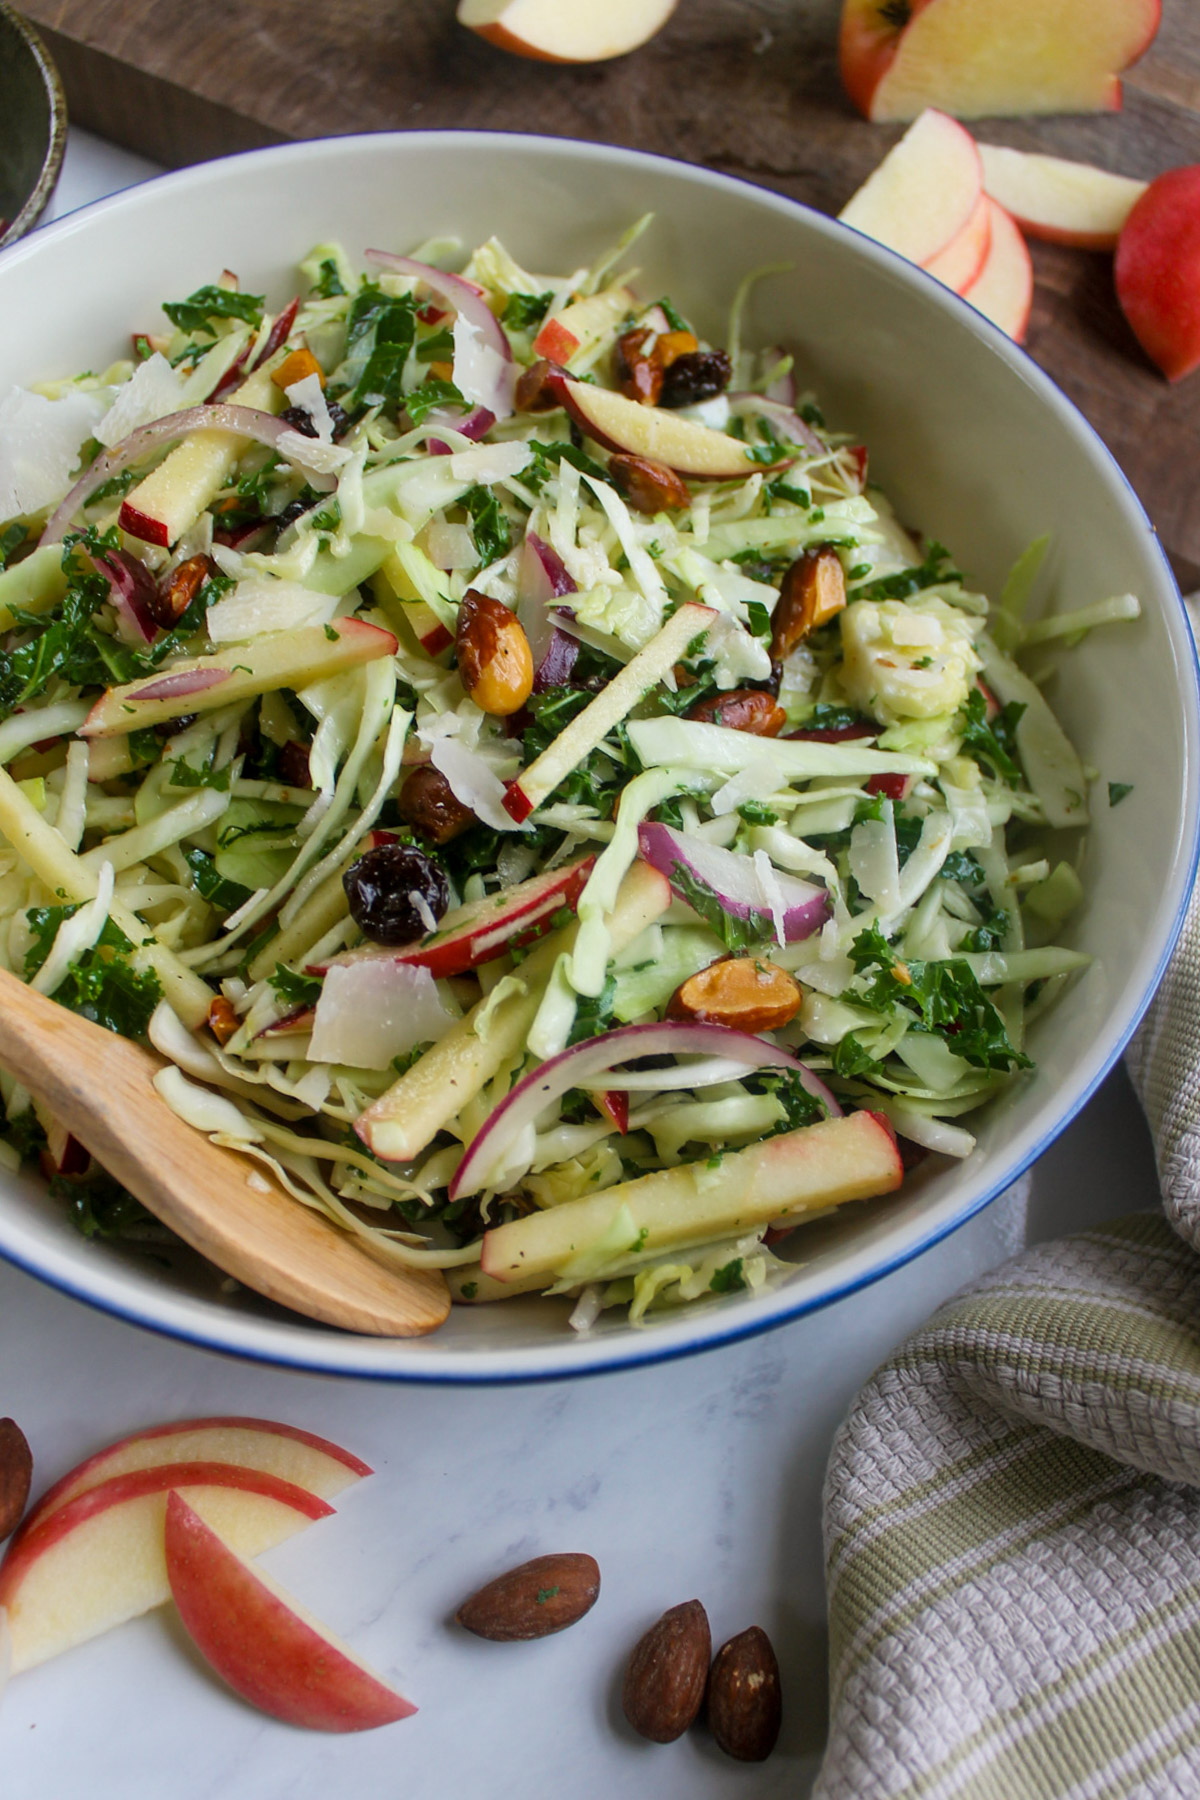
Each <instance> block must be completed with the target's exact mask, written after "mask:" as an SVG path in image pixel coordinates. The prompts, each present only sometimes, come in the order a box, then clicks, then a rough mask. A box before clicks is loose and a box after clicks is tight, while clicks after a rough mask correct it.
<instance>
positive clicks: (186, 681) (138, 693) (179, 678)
mask: <svg viewBox="0 0 1200 1800" xmlns="http://www.w3.org/2000/svg"><path fill="white" fill-rule="evenodd" d="M229 675H230V671H229V670H228V669H180V670H179V672H178V674H175V675H164V676H163V677H162V679H161V680H160V681H152V682H151V683H150V685H149V687H144V688H137V689H136V690H135V692H134V693H133V694H132V695H131V696H130V698H131V699H133V700H138V701H141V700H182V699H184V698H185V696H186V695H188V694H202V693H203V692H204V690H205V688H212V687H217V686H219V685H220V683H221V682H222V681H228V680H229Z"/></svg>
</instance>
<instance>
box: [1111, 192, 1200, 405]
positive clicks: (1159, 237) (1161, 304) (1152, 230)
mask: <svg viewBox="0 0 1200 1800" xmlns="http://www.w3.org/2000/svg"><path fill="white" fill-rule="evenodd" d="M1116 277H1117V298H1118V300H1119V301H1120V302H1121V309H1122V311H1123V312H1124V314H1125V317H1126V318H1127V319H1128V320H1129V323H1130V324H1131V325H1132V327H1133V330H1134V333H1135V335H1136V337H1137V340H1138V342H1139V343H1140V344H1141V346H1142V348H1143V350H1144V351H1145V352H1146V354H1147V356H1149V357H1150V358H1151V359H1152V361H1154V362H1156V363H1157V364H1158V366H1159V368H1160V369H1161V370H1162V372H1163V374H1164V375H1165V376H1166V377H1167V379H1168V381H1179V380H1180V379H1181V378H1182V377H1183V376H1184V375H1189V374H1190V373H1191V371H1192V370H1193V369H1195V368H1197V367H1200V163H1192V164H1191V165H1190V166H1188V167H1187V168H1183V169H1168V170H1167V173H1166V174H1165V175H1160V176H1159V177H1158V179H1157V181H1152V182H1151V183H1150V186H1149V187H1148V188H1147V189H1146V192H1145V193H1144V194H1143V195H1142V197H1141V199H1140V200H1139V201H1138V202H1137V205H1136V206H1135V207H1134V208H1133V211H1132V212H1131V213H1130V215H1129V217H1128V219H1127V220H1126V221H1125V225H1124V228H1123V229H1122V232H1121V235H1120V237H1119V239H1118V240H1117V261H1116Z"/></svg>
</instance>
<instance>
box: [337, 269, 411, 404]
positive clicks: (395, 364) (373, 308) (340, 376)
mask: <svg viewBox="0 0 1200 1800" xmlns="http://www.w3.org/2000/svg"><path fill="white" fill-rule="evenodd" d="M416 331H417V309H416V304H415V302H414V301H413V300H412V299H411V298H410V297H409V296H408V295H407V294H404V295H397V294H385V293H384V291H383V289H382V288H381V287H380V286H379V285H378V283H376V282H366V283H364V285H363V286H362V287H361V288H360V289H359V291H358V293H357V294H356V295H355V296H354V299H353V301H352V302H351V304H350V311H349V313H348V314H347V316H346V354H345V357H344V359H343V361H342V362H341V364H340V366H339V367H338V368H337V369H336V370H335V371H334V374H333V377H332V378H331V380H330V384H329V385H330V389H331V390H332V392H333V393H334V394H336V397H337V399H338V401H339V402H340V404H341V405H342V406H343V407H344V409H345V410H346V411H347V412H352V411H354V410H355V409H356V408H357V407H361V406H381V407H383V408H384V410H385V411H387V412H390V413H391V414H393V415H394V414H395V412H396V409H397V407H398V405H399V403H400V401H401V399H402V393H403V391H402V387H401V383H402V381H403V379H404V368H405V364H406V363H407V362H408V358H409V354H410V352H411V350H412V347H413V339H414V338H415V336H416Z"/></svg>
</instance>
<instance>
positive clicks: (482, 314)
mask: <svg viewBox="0 0 1200 1800" xmlns="http://www.w3.org/2000/svg"><path fill="white" fill-rule="evenodd" d="M366 258H367V261H368V262H369V263H373V264H374V266H375V267H376V268H377V269H389V270H390V271H391V272H392V273H393V274H395V275H407V276H410V277H412V278H413V279H414V280H416V281H422V282H424V284H425V286H426V287H427V288H428V289H429V291H430V292H431V293H432V294H436V295H437V297H438V299H439V300H441V301H443V302H444V303H445V304H446V305H447V306H452V307H453V308H454V310H455V312H456V313H458V315H459V316H460V318H463V319H465V320H466V321H467V323H468V324H469V325H471V326H472V327H473V328H474V329H475V330H476V331H477V332H478V333H479V336H480V338H481V339H482V341H483V343H484V344H486V345H487V346H488V348H489V349H491V350H493V351H494V352H495V353H496V354H497V355H498V356H499V358H500V361H501V363H502V364H504V365H508V364H510V363H511V362H512V359H513V353H512V345H511V344H510V343H509V341H508V334H507V332H506V331H505V329H504V327H503V325H502V324H501V323H500V321H499V319H498V318H497V317H496V315H495V313H494V312H493V311H492V309H491V307H490V306H489V305H488V303H487V300H486V299H485V298H484V295H483V293H482V292H481V291H480V289H479V288H477V287H476V286H475V284H474V282H472V281H464V279H463V277H462V276H461V275H447V274H446V272H445V270H443V269H435V268H432V267H431V266H430V264H428V263H422V262H416V261H414V259H413V258H412V257H411V256H393V255H391V253H390V252H389V251H387V250H368V251H367V252H366ZM487 385H488V386H489V387H491V386H494V388H495V392H494V394H493V393H490V392H489V393H477V394H476V396H475V397H476V398H477V399H478V400H479V401H480V403H481V404H483V405H484V406H486V407H488V408H489V409H490V410H491V412H492V413H494V414H495V416H496V418H498V419H507V418H508V417H509V415H510V414H511V412H512V381H511V379H510V378H509V377H508V376H507V374H506V375H505V377H504V379H497V380H496V381H495V382H494V383H491V382H489V383H488V384H487ZM459 429H461V427H460V428H459Z"/></svg>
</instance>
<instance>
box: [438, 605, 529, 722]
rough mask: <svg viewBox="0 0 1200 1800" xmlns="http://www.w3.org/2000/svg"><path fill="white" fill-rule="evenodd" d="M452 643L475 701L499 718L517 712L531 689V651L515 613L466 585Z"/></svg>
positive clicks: (485, 710)
mask: <svg viewBox="0 0 1200 1800" xmlns="http://www.w3.org/2000/svg"><path fill="white" fill-rule="evenodd" d="M454 644H455V650H456V652H457V656H458V673H459V676H460V678H461V680H462V684H463V686H464V687H465V688H466V690H467V693H468V694H469V695H470V697H471V699H472V700H473V701H474V702H475V704H476V706H478V707H479V708H480V709H481V710H482V711H483V712H485V713H492V714H493V715H494V716H496V717H499V718H504V717H506V716H507V714H509V713H514V712H519V711H520V710H521V708H522V707H523V706H524V704H525V702H526V701H527V700H528V698H529V696H530V694H531V693H532V692H533V652H532V650H531V649H530V648H529V639H528V638H527V637H526V636H525V631H524V628H523V627H522V625H521V622H520V620H519V619H518V618H517V616H516V614H515V613H514V612H511V611H510V610H509V608H508V607H507V606H505V605H504V604H503V602H502V601H500V600H493V599H492V597H491V595H490V594H481V593H479V592H478V591H477V590H476V589H475V588H468V589H467V591H466V593H465V594H464V595H463V598H462V603H461V604H460V606H459V609H458V629H457V631H456V633H455V639H454Z"/></svg>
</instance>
